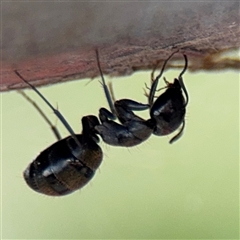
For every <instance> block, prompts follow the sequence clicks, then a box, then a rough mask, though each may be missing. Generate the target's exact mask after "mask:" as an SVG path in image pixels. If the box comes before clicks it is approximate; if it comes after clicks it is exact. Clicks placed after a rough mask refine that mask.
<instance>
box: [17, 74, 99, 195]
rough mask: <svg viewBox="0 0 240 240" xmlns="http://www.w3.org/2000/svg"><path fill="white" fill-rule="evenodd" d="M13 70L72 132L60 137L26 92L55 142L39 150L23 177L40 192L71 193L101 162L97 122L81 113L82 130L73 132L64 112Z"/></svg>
mask: <svg viewBox="0 0 240 240" xmlns="http://www.w3.org/2000/svg"><path fill="white" fill-rule="evenodd" d="M15 73H16V74H17V75H18V77H20V78H21V79H22V80H23V81H24V82H25V83H26V84H28V85H29V86H30V87H31V88H32V89H33V90H34V91H35V92H36V93H37V94H38V95H39V96H40V97H41V98H42V99H43V100H44V101H45V103H46V104H47V105H48V106H49V107H50V108H51V109H52V110H53V112H54V113H55V114H56V116H57V117H58V118H59V120H60V121H61V122H62V123H63V125H64V126H65V127H66V128H67V130H68V131H69V133H70V134H71V135H70V136H68V137H66V138H64V139H61V137H60V135H59V133H58V131H57V129H56V128H55V127H54V126H53V125H52V124H51V122H50V121H49V120H46V119H47V118H46V116H45V115H44V114H43V113H42V111H41V109H40V108H39V107H38V106H37V105H36V104H35V103H34V102H33V101H32V100H31V99H29V98H28V97H26V95H25V98H26V99H27V100H28V101H30V102H31V103H32V104H33V105H34V107H35V108H36V109H37V110H38V112H39V113H40V114H41V115H42V116H43V117H44V119H45V120H46V121H47V122H48V124H49V125H50V126H51V128H52V131H53V133H54V134H55V136H56V137H57V140H58V141H57V142H55V143H54V144H53V145H51V146H50V147H48V148H47V149H45V150H44V151H42V152H41V153H40V154H39V155H38V156H37V158H36V159H35V160H33V162H32V163H30V164H29V166H28V167H27V169H26V170H25V171H24V174H23V175H24V178H25V180H26V182H27V184H28V185H29V187H30V188H32V189H33V190H35V191H37V192H39V193H43V194H46V195H52V196H62V195H66V194H69V193H72V192H73V191H75V190H77V189H79V188H81V187H83V186H84V185H86V184H87V183H88V182H89V181H90V180H91V179H92V177H93V176H94V174H95V171H96V170H97V168H98V167H99V166H100V164H101V162H102V158H103V153H102V149H101V148H100V147H99V146H98V144H97V142H98V141H99V138H98V136H97V135H96V133H95V130H94V127H95V126H96V125H99V121H98V118H97V117H96V116H92V115H88V116H84V117H83V118H82V133H81V134H75V133H74V131H73V130H72V128H71V127H70V126H69V124H68V123H67V121H66V120H65V118H64V117H63V115H62V114H61V113H60V112H59V111H58V110H57V109H55V108H54V107H53V106H52V105H51V104H50V103H49V101H48V100H47V99H46V98H45V97H44V96H43V95H42V94H41V93H40V92H39V91H38V90H37V89H36V88H35V87H34V86H33V85H32V84H30V83H29V82H27V81H26V80H25V79H24V78H23V77H22V76H21V75H20V74H19V73H18V71H15ZM22 94H23V93H22ZM23 95H24V94H23Z"/></svg>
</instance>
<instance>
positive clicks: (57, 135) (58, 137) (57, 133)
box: [18, 90, 61, 140]
mask: <svg viewBox="0 0 240 240" xmlns="http://www.w3.org/2000/svg"><path fill="white" fill-rule="evenodd" d="M18 93H20V94H21V95H22V96H23V97H24V98H25V99H26V100H27V101H28V102H30V103H31V104H32V105H33V107H35V109H36V110H37V111H38V112H39V114H40V115H41V116H42V117H43V119H44V120H45V121H46V122H47V124H48V125H49V126H50V128H51V130H52V131H53V134H54V135H55V137H56V138H57V140H61V135H60V133H59V131H58V129H57V128H56V127H55V126H54V125H53V124H52V123H51V121H50V120H49V118H48V117H47V116H46V115H45V113H44V112H43V111H42V109H41V108H40V107H39V106H38V105H37V104H36V103H35V102H34V101H33V100H32V99H31V98H30V97H29V96H28V95H27V94H26V93H25V92H23V91H22V90H18Z"/></svg>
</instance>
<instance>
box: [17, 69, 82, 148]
mask: <svg viewBox="0 0 240 240" xmlns="http://www.w3.org/2000/svg"><path fill="white" fill-rule="evenodd" d="M14 72H15V73H16V75H17V76H18V77H19V78H20V79H22V80H23V81H24V82H25V83H26V84H27V85H29V86H30V87H31V88H32V89H33V90H34V91H35V92H36V93H37V94H38V95H39V96H40V97H41V98H42V100H43V101H44V102H45V103H46V104H47V105H48V106H49V107H50V108H51V109H52V110H53V112H54V114H56V116H57V117H58V119H59V120H60V121H61V122H62V124H63V125H64V126H65V128H66V129H67V130H68V131H69V133H70V134H71V136H72V137H73V139H74V141H75V142H76V143H77V145H78V146H79V147H81V143H80V142H79V141H78V139H77V137H76V135H75V133H74V131H73V130H72V128H71V126H70V125H69V124H68V122H67V121H66V119H65V118H64V117H63V115H62V114H61V113H60V112H59V111H58V110H57V109H56V108H54V107H53V106H52V104H51V103H50V102H49V101H48V100H47V99H46V98H45V97H44V96H43V95H42V94H41V93H40V92H39V91H38V89H37V88H35V87H34V86H33V85H32V84H31V83H29V82H28V81H27V80H25V79H24V78H23V77H22V76H21V75H20V73H19V72H18V71H17V70H15V71H14Z"/></svg>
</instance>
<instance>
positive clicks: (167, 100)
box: [147, 51, 189, 143]
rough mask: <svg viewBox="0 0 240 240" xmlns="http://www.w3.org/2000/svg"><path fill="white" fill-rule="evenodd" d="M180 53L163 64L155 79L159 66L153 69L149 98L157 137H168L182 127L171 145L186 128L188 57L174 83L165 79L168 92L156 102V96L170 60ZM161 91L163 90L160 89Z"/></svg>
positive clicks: (185, 57)
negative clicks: (185, 76)
mask: <svg viewBox="0 0 240 240" xmlns="http://www.w3.org/2000/svg"><path fill="white" fill-rule="evenodd" d="M177 52H178V51H175V52H173V53H172V54H171V55H170V56H169V57H168V58H167V59H166V60H165V61H164V64H163V67H162V69H161V72H160V74H159V75H158V76H157V77H156V78H155V79H154V71H155V69H156V68H157V66H156V67H155V68H154V69H153V71H152V74H151V88H150V93H149V94H148V95H147V96H148V103H149V106H150V116H151V119H154V120H155V127H154V129H153V134H154V135H157V136H163V135H168V134H170V133H172V132H174V131H175V130H176V129H178V128H179V127H180V125H181V124H182V127H181V128H180V131H179V132H178V133H177V135H175V136H174V137H173V138H172V139H171V140H170V142H169V143H173V142H175V141H176V140H178V139H179V138H180V137H181V136H182V134H183V130H184V127H185V120H184V116H185V113H186V106H187V104H188V99H189V98H188V93H187V90H186V88H185V85H184V83H183V78H182V76H183V74H184V73H185V71H186V69H187V66H188V61H187V56H186V55H185V54H183V57H184V60H185V66H184V68H183V70H182V71H181V73H180V74H179V76H178V78H175V79H174V82H173V83H169V82H168V81H167V80H166V79H165V78H163V79H164V81H165V83H166V85H167V86H166V88H167V89H166V91H165V92H164V93H162V94H161V95H160V96H159V97H158V98H157V99H156V101H155V102H154V97H155V96H154V95H155V92H156V91H158V90H157V85H158V81H159V79H160V78H161V76H162V74H163V71H164V69H165V66H166V64H167V62H168V61H169V60H170V58H171V57H172V56H173V55H174V54H175V53H177ZM160 90H161V89H160ZM182 90H183V92H184V94H185V99H184V97H183V94H182Z"/></svg>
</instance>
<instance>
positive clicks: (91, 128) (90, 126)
mask: <svg viewBox="0 0 240 240" xmlns="http://www.w3.org/2000/svg"><path fill="white" fill-rule="evenodd" d="M98 125H100V123H99V120H98V118H97V117H96V116H94V115H88V116H84V117H82V135H83V139H84V140H85V141H84V142H87V141H88V140H89V138H91V139H93V140H94V141H95V142H96V143H98V142H99V137H98V136H97V134H96V130H95V127H96V126H98Z"/></svg>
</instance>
